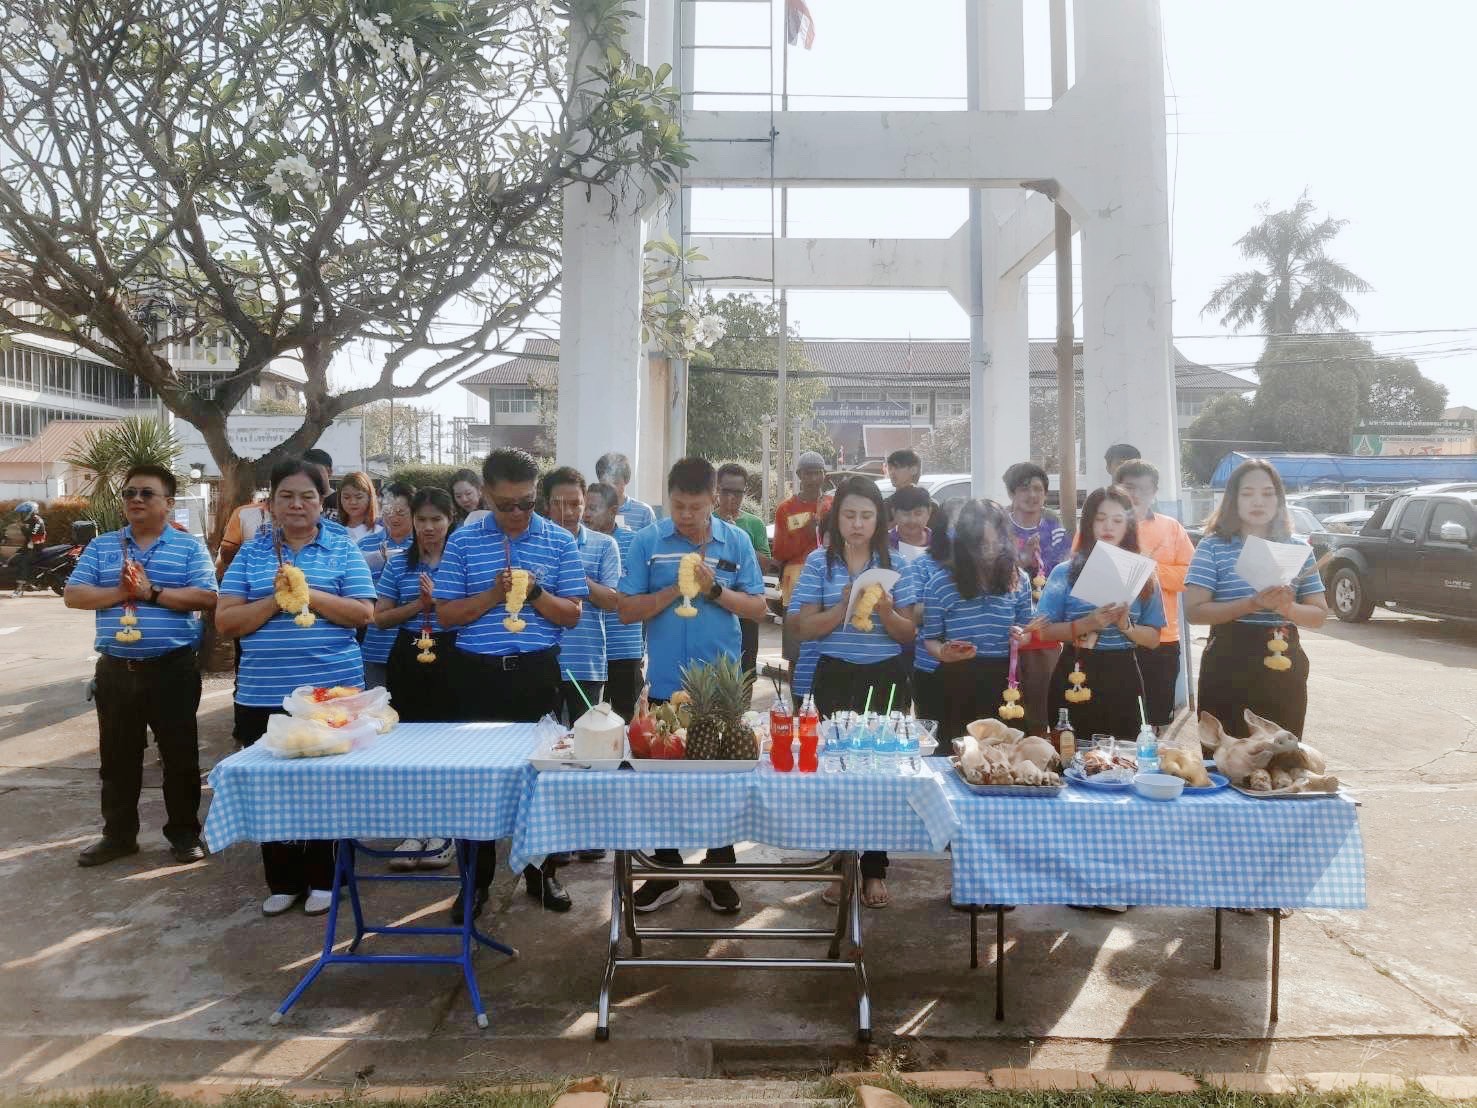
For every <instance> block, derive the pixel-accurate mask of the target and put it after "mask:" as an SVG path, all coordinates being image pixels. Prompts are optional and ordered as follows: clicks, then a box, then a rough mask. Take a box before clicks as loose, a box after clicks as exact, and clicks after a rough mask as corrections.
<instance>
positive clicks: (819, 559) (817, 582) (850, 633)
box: [786, 477, 917, 908]
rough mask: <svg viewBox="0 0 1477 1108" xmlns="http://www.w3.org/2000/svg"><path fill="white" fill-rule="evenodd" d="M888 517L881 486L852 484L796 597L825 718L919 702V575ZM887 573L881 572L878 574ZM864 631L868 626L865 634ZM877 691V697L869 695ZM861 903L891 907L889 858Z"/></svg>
mask: <svg viewBox="0 0 1477 1108" xmlns="http://www.w3.org/2000/svg"><path fill="white" fill-rule="evenodd" d="M886 519H887V509H886V507H885V505H884V503H883V500H882V493H881V492H879V491H878V489H877V484H876V482H874V481H873V480H872V479H871V478H869V477H852V478H850V479H849V480H847V481H846V482H844V483H843V484H842V485H841V487H840V488H839V489H837V490H836V495H835V497H834V499H833V500H832V504H831V511H830V514H829V515H828V516H827V517H826V522H825V538H824V539H823V543H824V545H823V546H822V547H821V548H820V549H818V550H814V551H812V552H811V553H810V555H809V556H808V557H807V558H806V559H805V565H804V567H803V568H802V569H801V571H800V577H799V579H798V580H797V581H796V582H795V590H794V592H793V593H791V595H790V608H789V612H788V613H787V615H786V622H787V624H788V625H789V627H790V630H791V632H792V633H793V634H794V636H795V638H796V639H797V641H799V642H802V643H804V642H814V643H815V644H816V646H817V648H818V649H819V651H820V660H819V661H818V662H817V663H816V667H815V677H814V683H813V685H812V686H811V695H812V696H813V697H814V698H815V706H816V710H817V711H819V712H820V713H821V715H823V716H829V715H832V714H833V713H835V712H841V711H853V712H860V711H862V710H863V708H865V707H866V706H867V701H868V699H869V698H870V700H871V707H872V708H873V710H875V711H879V712H880V711H884V710H885V709H886V707H887V704H888V702H889V701H891V703H892V706H893V708H901V709H902V710H903V711H907V710H908V705H909V704H910V703H911V700H912V697H911V693H910V689H909V677H910V675H911V669H912V667H911V666H910V665H908V664H907V662H906V660H905V659H904V657H903V644H904V643H910V642H912V641H913V635H914V632H915V630H916V626H917V625H916V624H915V623H914V622H913V614H912V608H913V605H914V603H915V597H914V595H913V575H912V574H907V573H905V574H902V575H901V576H899V575H898V571H899V570H901V569H903V568H904V567H905V565H906V563H905V562H903V560H902V559H900V558H898V557H897V556H895V555H893V554H892V553H891V551H889V550H888V544H887V526H886V523H885V521H886ZM877 571H882V572H880V573H879V572H877ZM864 577H870V578H877V577H880V578H882V580H881V581H880V582H878V583H880V584H882V586H883V590H882V593H881V595H880V596H878V597H877V599H876V603H875V604H874V605H873V606H872V608H871V611H870V612H868V613H866V614H865V616H863V615H862V613H861V611H860V610H856V611H853V610H852V604H851V601H852V594H853V592H857V591H858V590H857V589H856V587H855V586H857V585H858V584H860V585H861V586H862V588H861V589H860V591H859V592H858V595H857V598H856V599H857V601H858V609H860V606H861V599H862V595H864V594H865V591H866V585H867V583H868V582H867V581H866V580H862V579H863V578H864ZM858 623H861V624H869V626H867V627H866V628H865V629H862V628H860V627H858V626H857V624H858ZM868 690H870V697H869V692H868ZM861 863H862V902H863V903H864V904H866V905H867V907H869V908H885V907H886V906H887V904H888V894H887V885H886V882H885V879H886V877H887V855H886V854H884V853H882V852H880V851H868V852H867V853H865V854H863V855H862V859H861Z"/></svg>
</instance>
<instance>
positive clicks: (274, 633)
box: [221, 522, 375, 708]
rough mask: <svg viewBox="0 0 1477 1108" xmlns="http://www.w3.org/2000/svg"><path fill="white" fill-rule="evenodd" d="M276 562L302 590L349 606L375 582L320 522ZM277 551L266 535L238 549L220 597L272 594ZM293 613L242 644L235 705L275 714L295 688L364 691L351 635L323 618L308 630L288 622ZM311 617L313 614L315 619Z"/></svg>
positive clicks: (338, 532)
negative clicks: (294, 570) (345, 600)
mask: <svg viewBox="0 0 1477 1108" xmlns="http://www.w3.org/2000/svg"><path fill="white" fill-rule="evenodd" d="M282 560H283V561H284V562H286V563H289V564H291V565H295V566H297V567H298V569H300V570H302V571H303V576H304V577H306V578H307V579H308V587H309V588H311V589H318V590H319V591H320V592H330V593H335V594H337V595H338V596H346V597H351V598H352V599H355V600H373V599H374V598H375V592H374V581H373V580H372V579H371V578H370V576H369V566H367V565H365V564H364V555H362V554H360V553H359V548H358V547H357V546H355V545H354V543H353V542H352V541H351V540H350V539H349V536H348V534H347V532H345V531H344V529H343V528H342V527H339V526H337V525H331V524H327V523H321V522H320V523H319V525H318V533H317V535H316V536H314V538H313V540H312V541H311V542H309V543H308V544H307V545H306V546H304V547H303V548H302V549H301V550H299V551H296V552H294V551H293V550H292V548H291V547H289V546H288V545H287V544H286V543H285V542H284V543H283V544H282ZM276 576H277V552H276V550H275V548H274V544H273V542H272V535H271V534H270V533H268V534H265V535H258V536H257V537H256V538H254V539H252V540H251V541H250V542H249V543H247V544H246V545H245V546H243V547H242V548H241V553H239V554H237V555H236V560H235V561H233V562H232V563H231V567H230V568H229V569H228V570H226V576H225V579H224V580H223V581H221V595H222V596H238V597H240V598H241V599H242V600H245V601H247V602H248V603H250V602H251V601H254V600H260V599H262V598H263V597H266V596H271V595H272V593H273V592H274V591H275V588H274V584H273V582H274V580H275V579H276ZM296 614H297V613H295V612H278V613H277V614H276V615H274V616H273V617H272V618H271V619H269V620H267V622H266V623H264V624H262V625H261V626H260V627H259V628H257V629H256V630H255V631H253V632H252V633H251V634H249V635H245V636H243V637H242V639H241V666H240V668H239V669H238V670H237V671H236V703H238V704H243V705H245V706H247V707H250V708H276V707H280V706H281V704H282V698H283V697H285V696H287V695H288V694H289V693H291V692H292V690H293V689H296V688H298V687H300V686H302V685H317V686H320V687H329V686H333V685H348V686H352V687H355V688H359V687H362V686H363V685H364V659H363V658H362V657H361V656H360V654H359V644H358V643H357V642H356V641H355V640H354V629H353V628H352V627H342V626H340V625H339V624H337V623H333V622H330V621H329V620H327V619H325V618H324V617H323V616H322V615H318V618H317V619H316V620H315V621H314V623H313V626H311V627H299V626H298V625H297V624H296V623H294V622H293V619H294V618H295V617H296ZM315 614H317V613H315Z"/></svg>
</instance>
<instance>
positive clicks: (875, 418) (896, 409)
mask: <svg viewBox="0 0 1477 1108" xmlns="http://www.w3.org/2000/svg"><path fill="white" fill-rule="evenodd" d="M911 410H912V405H910V404H908V403H906V402H905V401H901V400H818V401H816V404H815V418H816V419H819V420H821V421H822V422H824V423H885V424H906V423H907V422H908V418H909V412H910V411H911Z"/></svg>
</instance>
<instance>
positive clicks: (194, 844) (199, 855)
mask: <svg viewBox="0 0 1477 1108" xmlns="http://www.w3.org/2000/svg"><path fill="white" fill-rule="evenodd" d="M169 853H171V854H173V855H174V860H175V861H176V862H178V863H179V864H180V865H182V866H187V865H189V864H190V863H191V862H203V861H204V860H205V855H206V853H207V852H206V849H205V844H204V843H202V842H201V841H200V837H199V836H198V835H191V836H190V837H189V838H188V839H171V840H169Z"/></svg>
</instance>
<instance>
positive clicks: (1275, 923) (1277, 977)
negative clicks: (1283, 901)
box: [1268, 908, 1282, 1023]
mask: <svg viewBox="0 0 1477 1108" xmlns="http://www.w3.org/2000/svg"><path fill="white" fill-rule="evenodd" d="M1268 911H1269V913H1270V915H1271V917H1272V1013H1271V1017H1270V1021H1269V1022H1271V1023H1276V1022H1277V994H1278V993H1279V992H1280V991H1281V987H1282V909H1280V908H1271V909H1268Z"/></svg>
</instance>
